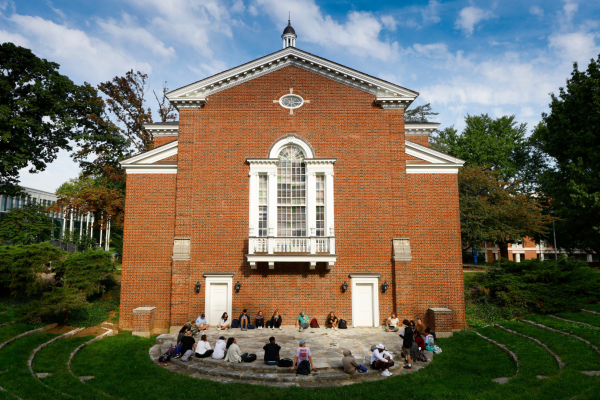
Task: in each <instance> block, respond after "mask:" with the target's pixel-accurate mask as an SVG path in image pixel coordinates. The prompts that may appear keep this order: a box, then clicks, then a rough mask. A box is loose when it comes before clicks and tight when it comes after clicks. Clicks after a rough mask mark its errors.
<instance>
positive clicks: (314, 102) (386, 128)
mask: <svg viewBox="0 0 600 400" xmlns="http://www.w3.org/2000/svg"><path fill="white" fill-rule="evenodd" d="M289 88H293V89H294V93H296V94H299V95H300V96H302V97H303V98H304V99H306V100H310V101H311V102H310V104H305V105H304V106H303V107H301V108H300V109H297V110H294V115H290V114H289V110H286V109H284V108H282V107H280V106H279V104H274V103H273V100H277V99H279V98H280V97H281V96H282V95H284V94H287V93H289ZM403 116H404V113H403V111H402V110H382V109H381V108H379V107H378V106H376V105H374V104H373V95H372V94H369V93H365V92H362V91H359V90H356V89H353V88H351V87H349V86H346V85H343V84H341V83H338V82H335V81H332V80H329V79H326V78H324V77H320V76H318V75H314V74H311V73H309V72H307V71H305V70H302V69H299V68H296V67H291V66H290V67H286V68H283V69H280V70H278V71H274V72H272V73H270V74H268V75H265V76H262V77H259V78H256V79H254V80H251V81H249V82H246V83H244V84H241V85H238V86H235V87H233V88H230V89H227V90H225V91H222V92H219V93H216V94H213V95H211V96H210V101H209V102H208V103H207V105H206V106H205V107H204V108H202V109H201V110H184V111H181V112H180V128H179V154H178V174H177V179H176V180H175V179H173V181H172V182H171V183H170V184H169V185H176V190H177V196H176V199H175V198H174V191H172V189H170V188H171V187H173V186H169V185H166V186H165V185H157V183H156V182H152V179H156V178H153V177H152V176H150V178H148V180H146V181H145V182H141V181H136V183H132V184H131V185H132V186H135V185H138V183H139V188H140V189H139V191H138V192H136V193H132V192H130V191H129V187H130V186H129V185H130V182H129V179H128V203H133V202H135V203H136V204H141V203H143V202H155V201H156V200H155V198H154V197H153V198H152V200H148V199H149V198H150V196H155V195H157V196H158V197H160V198H165V197H168V199H169V204H173V203H172V202H174V209H172V210H171V211H170V213H169V212H168V213H167V214H169V215H170V216H164V217H161V218H164V219H165V220H169V221H171V225H169V224H164V226H165V229H162V228H156V229H157V230H158V231H160V232H158V233H157V236H160V238H161V240H165V241H166V242H168V244H169V245H170V246H172V237H173V236H182V237H183V236H186V237H187V236H189V237H191V238H192V239H191V260H190V261H176V262H173V267H172V271H171V270H169V269H168V267H167V265H166V264H167V263H168V264H169V265H170V264H171V262H170V260H169V257H170V256H171V253H170V250H169V251H167V247H169V246H166V247H165V248H164V249H165V254H163V255H161V256H159V254H158V253H156V254H155V257H156V264H155V265H156V268H157V269H158V270H159V271H163V272H165V273H166V272H167V271H168V272H169V273H171V277H170V279H171V280H170V281H167V280H164V281H163V282H161V289H160V290H161V291H162V292H161V293H160V298H161V299H165V300H166V299H167V298H168V297H169V296H170V297H171V298H170V302H168V301H165V300H160V301H158V300H157V301H156V303H157V304H158V303H161V306H157V307H159V309H160V312H158V313H157V317H156V319H157V323H162V324H165V325H168V324H170V325H173V326H174V325H181V324H183V323H184V322H185V321H187V320H189V319H192V318H196V316H197V315H198V314H199V313H201V312H203V311H204V299H205V290H206V289H207V288H206V285H205V284H204V278H203V276H202V275H203V273H205V272H227V273H234V274H235V275H234V277H233V282H234V284H235V282H237V281H239V282H240V283H241V284H242V290H240V292H239V293H236V292H234V293H233V314H234V317H237V315H239V313H240V312H241V309H242V308H248V309H249V311H250V312H251V314H253V313H255V312H256V311H258V310H262V311H263V312H264V313H265V314H267V315H269V314H270V313H271V312H272V311H273V310H275V309H279V310H280V312H281V313H282V315H283V320H284V324H291V323H293V321H294V320H295V318H296V316H297V314H298V312H299V311H300V310H301V309H305V310H306V311H307V312H308V313H309V315H310V316H311V317H317V318H318V319H319V320H322V319H324V318H325V315H326V314H327V313H328V312H329V311H331V310H334V311H336V313H337V314H338V316H343V317H344V318H345V319H346V320H348V321H349V322H351V298H352V295H351V290H350V289H349V290H348V291H347V292H345V293H342V290H341V285H342V283H343V282H344V281H347V282H348V284H350V278H349V277H348V274H349V273H359V272H372V273H380V274H381V281H380V284H381V283H383V282H384V281H387V282H388V283H390V282H394V281H395V280H396V279H397V276H396V275H397V271H399V270H398V268H399V267H401V271H404V272H405V273H406V274H407V275H406V276H407V278H406V279H408V280H409V281H408V280H407V281H405V283H408V286H409V287H410V289H411V290H412V292H411V293H414V295H415V296H416V297H414V298H413V297H412V296H406V292H405V291H402V292H401V293H398V292H397V291H396V290H394V285H391V288H390V290H388V291H387V292H386V293H381V292H380V294H379V299H380V305H379V307H380V320H381V321H383V319H384V318H386V317H387V316H388V315H389V314H390V312H391V311H392V310H393V309H394V308H398V307H400V308H401V309H402V310H403V314H405V313H412V314H413V315H415V316H416V315H421V314H424V313H425V312H426V310H427V308H428V307H431V306H435V307H442V306H444V307H445V306H449V307H451V308H452V309H454V310H463V306H462V305H458V304H456V299H457V298H458V296H459V295H462V275H461V274H459V273H457V272H456V271H459V268H457V266H458V267H460V234H459V233H460V232H459V230H458V231H457V229H458V214H457V210H458V203H457V202H458V199H457V194H456V192H453V190H456V176H455V175H439V176H435V177H434V176H431V177H430V178H429V180H427V179H426V178H425V176H424V175H421V178H418V179H417V180H416V181H415V178H412V176H407V175H406V173H405V164H406V156H405V154H404V123H403ZM290 133H293V134H295V135H298V136H301V137H302V138H304V139H305V140H307V141H308V142H309V143H310V144H311V145H312V147H313V149H314V150H315V152H316V157H336V158H337V163H336V164H335V176H334V186H335V231H336V252H337V254H339V258H338V261H337V262H336V264H335V266H334V267H333V269H332V270H327V269H326V267H325V265H321V264H318V265H317V268H316V269H315V270H309V269H308V265H306V264H294V263H276V265H275V269H274V270H269V269H268V266H267V265H262V264H260V263H259V264H258V268H257V269H256V270H251V269H250V267H249V265H248V263H247V262H246V261H245V257H244V254H246V253H247V245H248V241H247V237H248V191H249V178H248V172H249V166H248V165H247V164H246V163H245V159H246V158H248V157H267V156H268V151H269V148H270V146H271V145H272V144H273V142H274V141H276V140H277V139H278V138H280V137H282V136H284V135H286V134H290ZM413 176H414V175H413ZM419 179H420V180H421V181H419ZM415 184H416V185H419V187H418V188H417V190H418V191H420V192H419V193H416V194H417V196H416V197H415V198H413V199H411V196H412V194H414V190H412V189H410V187H411V185H415ZM152 185H154V187H155V188H156V187H160V189H161V190H160V191H161V193H162V192H168V193H163V194H157V193H156V192H155V191H153V190H149V192H147V193H144V191H143V189H142V187H143V186H147V188H148V189H150V188H149V187H150V186H152ZM424 185H425V186H424ZM427 185H432V186H433V187H432V188H431V189H430V188H428V187H427ZM444 185H450V186H449V187H444ZM155 190H156V189H155ZM451 193H455V194H454V198H452V195H451ZM431 196H437V198H436V199H434V200H431V199H430V197H431ZM446 201H447V203H445V202H446ZM421 202H423V204H421ZM136 207H137V206H136ZM130 208H131V206H129V208H128V209H127V211H126V212H128V213H129V211H130ZM455 208H456V209H455ZM165 211H166V210H165ZM173 212H174V213H175V214H176V215H177V219H176V221H175V222H174V233H173V231H169V229H171V227H172V226H173V225H172V224H173V222H172V221H173V220H172V219H170V218H172V216H173ZM415 212H416V213H418V214H419V218H426V219H427V223H426V224H424V225H419V224H416V223H413V222H410V221H414V214H415ZM427 213H430V214H431V213H433V214H432V215H429V216H428V215H426V214H427ZM144 216H148V214H144V213H143V212H142V211H141V210H140V211H138V214H137V215H136V216H131V215H129V214H127V221H129V225H126V229H131V228H133V226H134V225H135V223H134V221H138V223H140V222H139V221H141V219H142V218H143V217H144ZM158 225H159V224H157V225H156V226H158ZM447 229H450V230H451V232H450V233H447V232H446V230H447ZM457 233H458V236H456V234H457ZM169 235H171V236H170V237H171V240H170V241H169V240H167V238H168V237H169ZM398 236H408V237H411V245H412V246H411V247H412V249H413V255H416V257H415V258H413V261H412V262H408V263H406V266H398V265H396V266H395V265H393V264H392V262H391V257H392V238H394V237H398ZM134 237H135V235H133V234H131V233H129V234H127V235H126V238H125V239H126V242H127V243H128V246H127V247H126V250H125V251H126V252H132V253H136V252H138V253H140V254H143V253H144V250H142V249H137V250H136V249H134V247H135V243H136V242H138V243H139V241H138V240H137V239H135V238H134ZM413 237H415V241H414V242H413V239H412V238H413ZM429 238H433V239H429ZM457 240H458V241H457ZM413 243H414V244H413ZM433 244H437V245H438V246H439V248H438V250H437V253H436V251H434V250H433V249H431V248H430V246H431V245H433ZM152 251H154V250H152ZM436 254H437V255H438V256H440V259H438V260H437V261H434V256H435V255H436ZM126 256H127V255H126ZM126 259H129V260H130V261H129V262H127V261H125V260H124V268H123V269H124V271H125V270H126V269H128V268H129V269H131V271H130V273H129V274H128V275H125V272H124V284H123V291H124V298H126V301H127V304H132V305H133V303H135V302H136V301H141V300H149V298H145V297H143V296H141V297H140V296H139V295H136V294H134V292H135V291H132V290H130V287H131V286H132V285H138V286H139V283H137V281H138V280H140V279H143V275H142V274H144V273H148V274H150V275H151V276H156V274H154V273H153V272H151V268H150V265H149V264H147V263H145V262H143V261H142V260H141V259H138V260H137V261H135V262H134V260H135V257H134V258H130V257H126ZM158 259H160V261H159V260H158ZM142 264H144V265H146V266H147V267H142V266H141V265H142ZM152 268H154V267H152ZM134 269H135V272H134V271H133V270H134ZM407 269H408V272H407ZM436 269H440V271H439V273H435V271H434V270H436ZM417 272H422V273H424V274H425V275H426V276H433V277H434V279H433V280H432V281H431V282H425V280H424V279H420V278H419V276H418V273H417ZM448 279H451V280H452V281H451V282H449V281H448ZM161 280H162V279H161ZM197 281H199V282H200V283H202V288H201V292H200V293H199V294H196V293H195V292H194V290H193V285H194V283H196V282H197ZM425 283H426V284H427V285H428V287H427V288H423V284H425ZM459 287H460V294H459ZM136 296H137V297H136ZM136 299H137V300H136ZM438 302H440V303H443V304H438ZM140 305H142V304H135V306H140ZM122 307H124V306H122ZM165 308H169V309H170V313H169V311H168V310H165ZM404 310H405V311H404ZM121 315H122V318H126V317H125V315H127V314H126V313H124V312H122V313H121ZM459 315H460V317H459V319H458V320H457V321H456V323H455V325H456V326H457V327H459V326H461V327H462V326H464V312H462V311H461V312H460V313H459ZM406 316H410V315H406Z"/></svg>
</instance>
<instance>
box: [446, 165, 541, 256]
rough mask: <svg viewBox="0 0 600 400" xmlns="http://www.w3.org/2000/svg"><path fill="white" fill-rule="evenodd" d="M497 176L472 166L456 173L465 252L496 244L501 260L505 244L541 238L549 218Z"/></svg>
mask: <svg viewBox="0 0 600 400" xmlns="http://www.w3.org/2000/svg"><path fill="white" fill-rule="evenodd" d="M499 175H500V172H499V171H490V170H486V169H483V168H481V167H479V166H474V165H467V166H465V167H463V168H461V170H460V171H459V173H458V191H459V205H460V223H461V238H462V243H463V247H465V248H469V247H475V248H478V247H479V246H480V243H481V242H483V241H492V242H494V243H497V244H498V246H499V248H500V254H501V256H502V257H504V258H508V244H509V243H511V242H513V241H516V240H518V239H520V238H523V237H539V236H540V235H543V234H545V233H546V232H547V230H548V223H549V222H550V217H549V216H547V215H544V214H543V212H542V210H543V208H542V205H541V204H540V202H539V201H538V200H537V199H536V198H533V197H530V196H527V195H526V194H523V193H521V192H520V191H519V190H517V187H518V182H513V183H511V182H506V181H502V179H501V178H500V176H499Z"/></svg>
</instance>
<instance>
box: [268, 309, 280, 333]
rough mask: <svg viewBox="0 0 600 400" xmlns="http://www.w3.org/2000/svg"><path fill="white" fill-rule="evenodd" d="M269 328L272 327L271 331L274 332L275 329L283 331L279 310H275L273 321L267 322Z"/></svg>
mask: <svg viewBox="0 0 600 400" xmlns="http://www.w3.org/2000/svg"><path fill="white" fill-rule="evenodd" d="M269 327H271V330H273V329H275V328H279V330H280V331H281V330H282V328H281V315H279V310H275V312H274V313H273V316H272V317H271V319H270V320H269V321H267V328H269Z"/></svg>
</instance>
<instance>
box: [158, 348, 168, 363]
mask: <svg viewBox="0 0 600 400" xmlns="http://www.w3.org/2000/svg"><path fill="white" fill-rule="evenodd" d="M170 359H171V353H170V352H168V351H167V352H166V353H165V354H163V355H162V356H160V357H158V362H159V363H161V364H166V363H168V362H169V360H170Z"/></svg>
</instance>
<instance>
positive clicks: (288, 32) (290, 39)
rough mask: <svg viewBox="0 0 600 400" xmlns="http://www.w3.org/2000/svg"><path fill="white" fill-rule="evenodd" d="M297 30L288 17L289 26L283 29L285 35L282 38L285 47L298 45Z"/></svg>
mask: <svg viewBox="0 0 600 400" xmlns="http://www.w3.org/2000/svg"><path fill="white" fill-rule="evenodd" d="M297 37H298V36H296V31H295V30H294V28H292V24H291V23H290V19H289V17H288V26H286V27H285V29H284V30H283V35H281V38H282V39H283V48H284V49H285V48H286V47H296V38H297Z"/></svg>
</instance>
